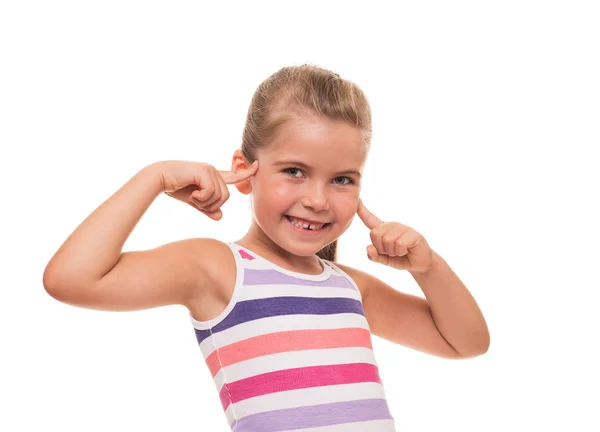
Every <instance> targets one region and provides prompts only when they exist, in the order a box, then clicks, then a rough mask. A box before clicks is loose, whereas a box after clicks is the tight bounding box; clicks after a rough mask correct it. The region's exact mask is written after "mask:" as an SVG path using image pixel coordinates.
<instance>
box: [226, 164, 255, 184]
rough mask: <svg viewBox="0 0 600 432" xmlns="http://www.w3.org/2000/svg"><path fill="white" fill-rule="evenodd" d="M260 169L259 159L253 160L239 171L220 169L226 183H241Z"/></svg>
mask: <svg viewBox="0 0 600 432" xmlns="http://www.w3.org/2000/svg"><path fill="white" fill-rule="evenodd" d="M257 170H258V159H257V160H255V161H254V162H252V165H250V166H249V167H247V168H242V169H241V170H239V171H219V174H220V175H221V177H222V178H223V180H224V181H225V183H226V184H233V183H239V182H241V181H244V180H246V179H247V178H250V177H252V176H253V175H254V174H256V171H257Z"/></svg>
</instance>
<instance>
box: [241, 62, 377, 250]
mask: <svg viewBox="0 0 600 432" xmlns="http://www.w3.org/2000/svg"><path fill="white" fill-rule="evenodd" d="M315 114H316V115H318V116H321V117H324V118H327V119H330V120H333V121H343V122H346V123H348V124H350V125H353V126H356V127H357V128H358V129H359V130H360V131H361V133H362V135H363V139H364V143H365V145H367V146H370V144H371V131H372V126H371V108H370V106H369V102H368V101H367V98H366V96H365V94H364V93H363V91H362V90H361V89H360V88H359V87H358V86H357V85H356V84H355V83H353V82H352V81H349V80H345V79H342V78H341V77H340V76H339V75H338V74H337V73H335V72H332V71H330V70H327V69H323V68H321V67H318V66H315V65H311V64H304V65H301V66H287V67H284V68H281V69H279V70H278V71H277V72H275V73H274V74H273V75H271V76H270V77H268V78H267V79H266V80H264V81H263V82H262V83H261V84H260V85H259V86H258V88H257V89H256V91H255V92H254V95H253V96H252V101H251V103H250V107H249V108H248V115H247V117H246V125H245V126H244V132H243V135H242V148H241V150H242V153H243V155H244V157H245V158H246V160H247V161H248V162H250V163H252V162H254V160H255V159H256V156H257V151H258V150H260V149H261V148H264V147H266V146H267V145H269V143H270V142H271V141H272V139H273V138H274V137H275V135H276V133H277V132H278V131H279V130H280V128H281V127H282V126H283V125H284V124H286V123H287V122H289V121H290V120H293V119H295V118H298V117H300V118H302V117H304V116H306V115H315ZM336 252H337V240H336V241H334V242H333V243H331V244H329V245H327V246H325V247H324V248H323V249H321V250H319V251H318V252H317V255H318V256H319V257H321V258H322V259H326V260H329V261H335V259H336Z"/></svg>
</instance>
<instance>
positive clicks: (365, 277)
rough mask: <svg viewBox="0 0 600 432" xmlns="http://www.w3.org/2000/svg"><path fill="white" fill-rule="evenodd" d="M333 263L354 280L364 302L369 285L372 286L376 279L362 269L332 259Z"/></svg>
mask: <svg viewBox="0 0 600 432" xmlns="http://www.w3.org/2000/svg"><path fill="white" fill-rule="evenodd" d="M333 264H335V265H336V266H337V267H338V268H339V269H340V270H342V271H343V272H344V273H346V275H348V276H349V277H350V278H351V279H352V280H353V281H354V283H355V284H356V286H357V287H358V289H359V291H360V296H361V298H362V301H363V302H364V301H365V299H366V298H367V296H368V294H369V287H371V286H373V283H376V281H377V279H376V278H374V277H373V276H371V275H370V274H368V273H366V272H364V271H362V270H358V269H355V268H354V267H350V266H347V265H345V264H340V263H339V262H336V261H333Z"/></svg>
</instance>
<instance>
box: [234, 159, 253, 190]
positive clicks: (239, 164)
mask: <svg viewBox="0 0 600 432" xmlns="http://www.w3.org/2000/svg"><path fill="white" fill-rule="evenodd" d="M250 165H252V164H251V163H249V162H248V161H247V160H246V158H245V157H244V154H243V153H242V150H241V149H237V150H236V151H235V152H233V158H232V160H231V171H233V172H236V171H239V170H241V169H243V168H247V167H249V166H250ZM251 180H252V177H250V178H248V179H246V180H244V181H241V182H238V183H236V184H235V187H236V188H237V189H238V190H239V191H240V192H241V193H243V194H244V195H248V194H249V193H250V192H252V183H251Z"/></svg>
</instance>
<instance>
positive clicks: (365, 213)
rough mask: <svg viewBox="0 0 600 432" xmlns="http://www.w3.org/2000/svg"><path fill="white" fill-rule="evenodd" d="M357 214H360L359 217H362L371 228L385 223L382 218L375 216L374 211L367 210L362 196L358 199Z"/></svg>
mask: <svg viewBox="0 0 600 432" xmlns="http://www.w3.org/2000/svg"><path fill="white" fill-rule="evenodd" d="M356 214H357V215H358V217H360V219H361V220H362V221H363V222H364V224H365V225H366V226H367V228H369V229H375V227H377V226H378V225H381V224H382V223H383V221H381V219H379V218H378V217H377V216H375V215H374V214H373V213H371V212H370V211H369V210H367V208H366V207H365V205H364V204H363V202H362V200H361V199H360V198H359V199H358V209H357V210H356Z"/></svg>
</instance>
